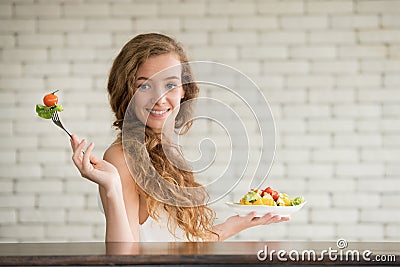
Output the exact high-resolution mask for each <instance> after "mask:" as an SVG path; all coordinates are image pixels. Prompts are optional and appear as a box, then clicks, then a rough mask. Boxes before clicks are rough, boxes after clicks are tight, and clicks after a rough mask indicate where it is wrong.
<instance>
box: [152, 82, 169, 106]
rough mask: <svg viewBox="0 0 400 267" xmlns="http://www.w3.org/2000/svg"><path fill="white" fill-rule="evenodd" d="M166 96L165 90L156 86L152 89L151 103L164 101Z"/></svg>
mask: <svg viewBox="0 0 400 267" xmlns="http://www.w3.org/2000/svg"><path fill="white" fill-rule="evenodd" d="M166 96H167V94H166V91H165V90H164V89H163V88H162V87H161V86H157V87H156V88H155V90H154V95H153V103H154V104H155V103H159V104H160V103H165V101H166Z"/></svg>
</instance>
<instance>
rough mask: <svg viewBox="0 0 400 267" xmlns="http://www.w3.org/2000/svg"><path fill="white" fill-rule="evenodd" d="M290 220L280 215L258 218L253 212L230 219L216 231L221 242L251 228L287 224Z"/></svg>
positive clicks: (269, 214) (216, 228) (268, 214)
mask: <svg viewBox="0 0 400 267" xmlns="http://www.w3.org/2000/svg"><path fill="white" fill-rule="evenodd" d="M288 220H290V217H281V216H280V215H277V214H272V213H267V214H266V215H264V216H262V217H256V213H255V212H251V213H249V214H248V215H246V216H243V217H241V216H239V215H236V216H232V217H229V218H228V219H227V220H226V221H225V222H224V223H222V224H219V225H217V226H215V229H214V230H215V231H216V232H217V233H218V234H219V241H222V240H225V239H228V238H229V237H231V236H233V235H235V234H237V233H239V232H241V231H243V230H245V229H248V228H250V227H254V226H258V225H267V224H272V223H279V222H285V221H288Z"/></svg>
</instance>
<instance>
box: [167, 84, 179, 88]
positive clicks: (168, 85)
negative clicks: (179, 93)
mask: <svg viewBox="0 0 400 267" xmlns="http://www.w3.org/2000/svg"><path fill="white" fill-rule="evenodd" d="M176 87H177V85H176V84H173V83H168V84H167V89H168V90H172V89H174V88H176Z"/></svg>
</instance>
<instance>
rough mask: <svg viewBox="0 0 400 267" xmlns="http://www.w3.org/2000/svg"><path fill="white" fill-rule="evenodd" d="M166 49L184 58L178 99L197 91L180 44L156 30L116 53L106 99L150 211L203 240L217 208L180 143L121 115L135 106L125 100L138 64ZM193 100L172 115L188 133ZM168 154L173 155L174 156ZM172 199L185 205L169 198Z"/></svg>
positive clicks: (189, 236) (173, 230)
mask: <svg viewBox="0 0 400 267" xmlns="http://www.w3.org/2000/svg"><path fill="white" fill-rule="evenodd" d="M167 53H174V54H176V55H177V57H178V58H179V60H180V62H181V63H182V87H183V90H184V92H185V94H184V98H183V99H181V103H183V102H185V101H188V100H191V99H195V98H196V97H197V96H198V93H199V87H198V85H197V84H196V83H195V82H193V80H194V79H193V74H192V71H191V69H190V67H189V64H185V63H188V58H187V56H186V54H185V52H184V50H183V47H182V46H181V44H180V43H178V42H177V41H175V40H174V39H172V38H170V37H168V36H166V35H163V34H159V33H148V34H140V35H137V36H136V37H134V38H133V39H131V40H130V41H129V42H128V43H126V44H125V46H124V47H123V48H122V50H121V51H120V53H119V54H118V56H117V57H116V58H115V60H114V63H113V65H112V68H111V71H110V75H109V79H108V86H107V90H108V94H109V102H110V105H111V109H112V111H113V113H114V115H115V121H114V122H113V126H115V127H116V128H117V129H119V130H120V132H119V134H118V137H117V140H116V143H120V144H122V143H123V148H124V154H125V158H126V162H127V164H128V168H129V170H130V171H131V172H133V173H132V174H133V177H134V179H135V182H136V183H137V184H138V185H139V187H140V189H139V193H140V194H141V195H144V196H145V197H146V200H147V211H148V212H149V215H150V216H151V217H152V218H154V219H155V220H158V219H159V218H160V211H163V210H164V211H166V212H167V214H168V222H167V225H168V229H169V231H170V232H171V233H172V234H174V235H175V233H176V227H179V228H181V229H182V230H183V231H184V233H185V234H186V237H187V239H188V240H191V241H199V240H207V239H209V238H210V234H211V235H212V234H214V235H216V233H214V232H213V231H212V225H213V222H214V219H215V213H214V211H213V210H212V209H210V208H209V207H208V206H206V204H205V203H206V201H207V199H208V194H207V192H206V190H205V189H204V187H202V186H201V185H200V184H199V183H197V182H196V181H195V179H194V175H193V173H192V172H191V171H190V170H189V167H188V166H187V165H186V162H185V160H184V158H183V156H182V154H181V151H180V150H179V148H177V146H175V145H173V144H171V143H167V142H162V140H161V137H160V135H159V134H156V133H155V132H153V131H152V130H151V129H150V128H149V127H147V126H145V125H143V124H141V123H140V122H139V121H126V120H125V121H124V118H125V116H126V114H128V113H129V112H133V111H132V110H133V109H132V108H131V107H130V106H129V105H132V104H130V102H131V99H132V97H133V96H134V94H135V86H134V84H135V78H136V73H137V71H138V69H139V68H140V66H141V64H143V63H144V62H145V61H146V60H147V59H148V58H150V57H154V56H157V55H163V54H167ZM192 102H193V101H188V102H186V103H189V104H186V103H185V105H182V106H181V108H180V110H179V112H178V114H177V116H176V118H175V129H176V130H179V134H185V133H187V131H188V130H189V128H190V127H191V125H192V121H191V119H190V118H191V115H192V109H193V106H192ZM128 109H129V110H128ZM131 117H132V116H129V118H131ZM133 117H134V114H133ZM124 124H125V125H124ZM128 124H129V125H128ZM171 155H174V157H173V158H174V159H173V160H172V161H171ZM159 176H161V177H162V179H163V182H167V183H168V185H170V186H163V185H162V184H160V181H157V179H156V178H157V177H159ZM164 185H165V184H164ZM185 188H192V189H193V188H195V189H196V190H197V191H196V194H195V195H193V194H190V193H189V191H190V190H189V191H188V190H185ZM182 189H183V190H182ZM151 192H157V196H158V197H157V198H156V197H154V194H152V193H151ZM191 192H193V191H191ZM171 199H175V200H177V202H176V203H185V205H174V204H173V203H172V204H171V201H170V200H171ZM199 203H200V204H199Z"/></svg>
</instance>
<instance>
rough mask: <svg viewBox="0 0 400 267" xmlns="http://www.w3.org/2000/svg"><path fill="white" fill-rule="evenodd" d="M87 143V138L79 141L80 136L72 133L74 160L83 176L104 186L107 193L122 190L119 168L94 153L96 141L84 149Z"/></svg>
mask: <svg viewBox="0 0 400 267" xmlns="http://www.w3.org/2000/svg"><path fill="white" fill-rule="evenodd" d="M85 145H86V140H85V139H83V140H82V141H81V142H79V139H78V136H76V135H75V134H73V135H72V138H71V147H72V151H73V155H72V160H73V162H74V164H75V166H76V167H77V168H78V170H79V172H80V173H81V175H82V177H84V178H86V179H88V180H90V181H92V182H95V183H96V184H98V185H99V186H101V187H103V188H104V189H105V191H106V192H107V193H109V192H111V191H114V190H116V189H117V190H120V189H121V180H120V178H119V174H118V170H117V169H116V168H115V167H114V165H112V164H111V163H109V162H107V161H105V160H102V159H98V158H96V157H95V156H94V155H92V151H93V148H94V143H90V144H89V146H88V147H87V149H86V150H85V151H84V147H85Z"/></svg>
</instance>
